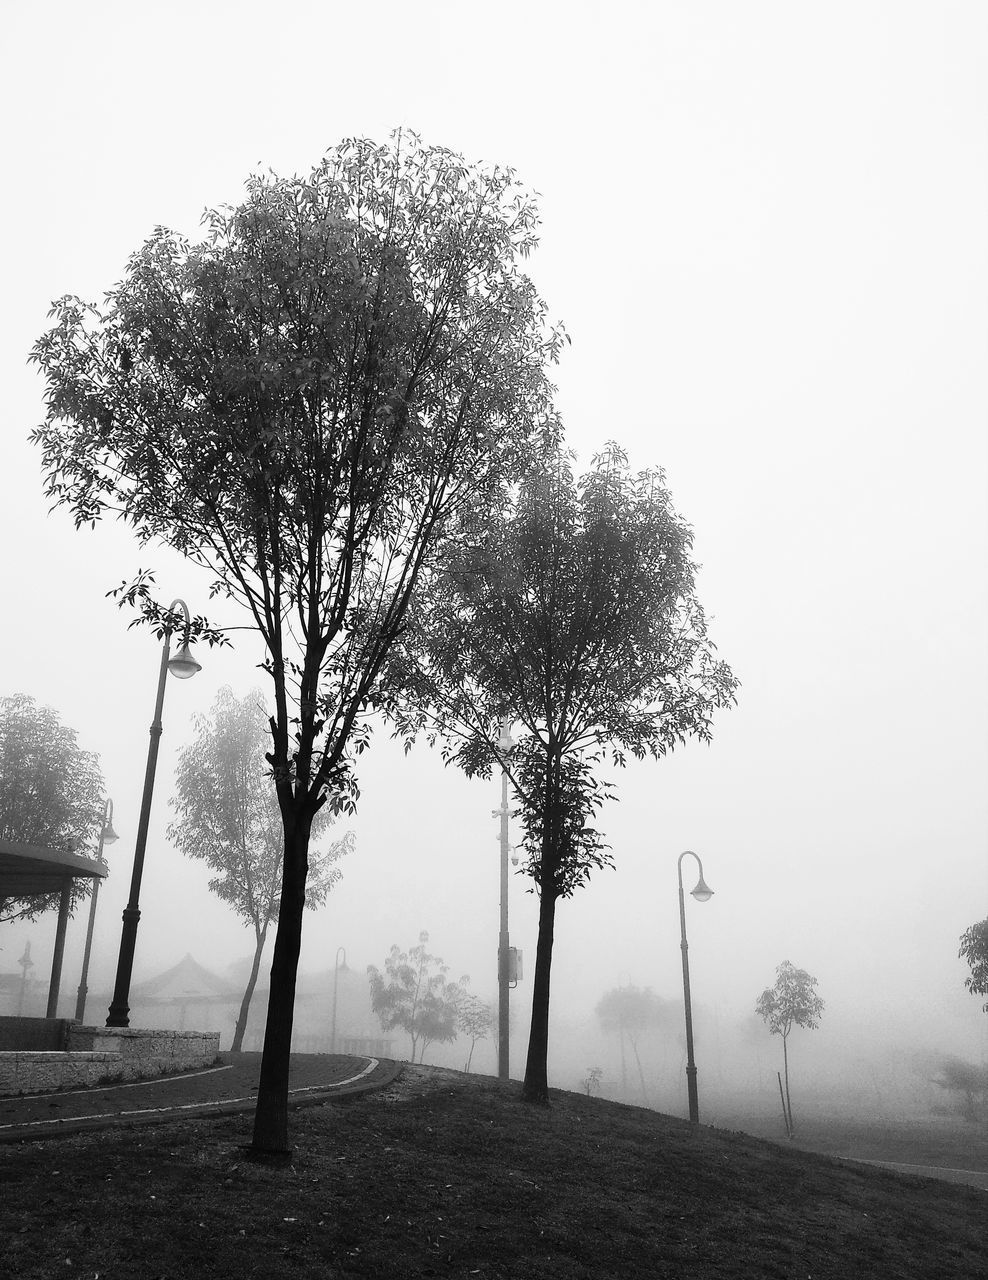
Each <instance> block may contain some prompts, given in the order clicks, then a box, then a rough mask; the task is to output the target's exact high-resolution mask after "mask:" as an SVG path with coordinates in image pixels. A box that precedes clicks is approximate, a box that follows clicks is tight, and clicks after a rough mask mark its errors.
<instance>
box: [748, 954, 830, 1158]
mask: <svg viewBox="0 0 988 1280" xmlns="http://www.w3.org/2000/svg"><path fill="white" fill-rule="evenodd" d="M816 987H817V980H816V978H813V977H811V976H810V975H809V974H808V973H807V972H806V970H805V969H797V968H796V967H795V965H792V964H790V963H789V961H788V960H783V962H782V964H780V965H779V966H778V968H777V969H776V971H775V986H774V987H766V988H765V990H764V991H763V992H762V994H761V995H760V996H759V997H758V999H757V1000H756V1001H755V1012H756V1013H757V1014H759V1015H760V1016H761V1017H762V1018H764V1019H765V1023H766V1025H767V1026H768V1029H769V1031H771V1033H772V1034H773V1035H774V1036H781V1037H782V1061H783V1065H784V1067H785V1082H786V1131H787V1133H788V1135H789V1137H790V1138H791V1137H792V1136H793V1133H794V1132H795V1127H794V1125H793V1119H792V1099H791V1098H790V1095H789V1048H788V1045H789V1035H790V1032H791V1031H792V1029H793V1027H806V1028H807V1029H808V1030H812V1029H813V1028H814V1027H817V1026H819V1025H820V1015H821V1014H822V1013H823V1009H824V1004H823V1001H822V1000H821V999H820V997H819V996H818V995H817V993H816Z"/></svg>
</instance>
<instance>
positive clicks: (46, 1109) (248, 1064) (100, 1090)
mask: <svg viewBox="0 0 988 1280" xmlns="http://www.w3.org/2000/svg"><path fill="white" fill-rule="evenodd" d="M260 1070H261V1055H260V1054H259V1053H223V1054H220V1062H219V1064H218V1065H217V1066H215V1067H207V1068H205V1069H204V1070H202V1071H191V1072H185V1073H183V1074H181V1075H175V1076H168V1077H166V1078H164V1079H158V1080H138V1081H134V1082H132V1083H130V1084H114V1085H101V1086H97V1087H96V1088H92V1089H73V1090H62V1091H59V1092H57V1093H40V1094H30V1095H28V1096H24V1097H16V1098H0V1142H23V1141H25V1140H31V1141H36V1140H37V1139H39V1138H53V1137H58V1136H60V1135H62V1134H67V1133H80V1132H83V1131H86V1130H92V1129H104V1128H110V1127H112V1126H117V1125H133V1124H155V1123H161V1122H162V1121H168V1120H188V1119H192V1118H198V1117H202V1116H216V1115H236V1114H238V1113H241V1112H248V1111H253V1109H254V1103H255V1100H256V1095H257V1082H258V1079H259V1076H260ZM400 1070H401V1066H400V1064H399V1063H395V1062H391V1061H390V1060H388V1059H384V1058H380V1059H379V1058H354V1057H344V1056H342V1055H338V1054H321V1053H320V1054H308V1053H299V1054H292V1059H291V1075H290V1077H289V1085H288V1089H289V1099H288V1100H289V1106H295V1107H299V1106H307V1105H314V1104H316V1103H320V1102H325V1101H327V1100H329V1099H332V1098H334V1097H340V1096H344V1095H348V1094H354V1093H365V1092H368V1091H370V1090H373V1089H381V1088H383V1087H384V1086H385V1085H388V1084H390V1083H391V1082H392V1081H393V1080H394V1079H395V1078H396V1077H397V1076H398V1074H399V1072H400Z"/></svg>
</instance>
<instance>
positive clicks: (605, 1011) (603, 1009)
mask: <svg viewBox="0 0 988 1280" xmlns="http://www.w3.org/2000/svg"><path fill="white" fill-rule="evenodd" d="M670 1010H671V1003H670V1001H668V1000H663V999H662V997H661V996H657V995H656V994H655V992H654V991H653V990H652V989H651V987H645V988H644V989H642V988H641V987H635V986H627V987H614V988H613V989H612V990H611V991H608V992H607V993H606V994H605V995H604V996H602V997H601V999H600V1001H599V1002H598V1004H597V1020H598V1021H599V1022H600V1025H601V1027H603V1029H604V1030H605V1031H608V1032H611V1033H615V1032H616V1033H617V1035H618V1036H619V1038H620V1044H621V1068H622V1070H621V1078H622V1082H624V1084H625V1093H626V1092H627V1084H626V1081H625V1072H624V1040H625V1036H627V1038H628V1042H629V1043H630V1045H631V1051H632V1053H633V1054H634V1055H635V1063H636V1065H637V1067H638V1079H639V1081H640V1083H641V1091H642V1101H643V1102H644V1104H645V1106H646V1107H647V1106H648V1105H649V1100H648V1089H647V1088H646V1086H645V1072H644V1071H643V1070H642V1062H641V1057H640V1056H639V1053H638V1041H639V1040H640V1038H641V1036H642V1035H643V1034H644V1033H645V1032H647V1031H652V1030H656V1029H658V1028H659V1027H662V1026H665V1025H667V1024H668V1022H669V1015H670Z"/></svg>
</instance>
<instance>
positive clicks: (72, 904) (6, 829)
mask: <svg viewBox="0 0 988 1280" xmlns="http://www.w3.org/2000/svg"><path fill="white" fill-rule="evenodd" d="M103 799H104V796H103V775H102V774H101V773H100V768H99V756H98V755H96V754H95V752H92V751H83V750H82V749H81V748H80V747H79V745H78V742H77V738H76V732H75V730H74V729H70V728H68V727H67V726H66V725H63V724H62V723H61V721H60V720H59V718H58V713H57V712H55V711H53V710H52V708H51V707H43V706H39V705H38V704H37V703H36V702H35V701H34V699H33V698H30V697H28V696H27V695H26V694H22V693H19V694H12V695H9V696H7V697H3V698H0V839H3V840H13V841H16V842H17V843H19V844H33V845H41V846H43V847H44V848H48V849H68V850H71V851H73V852H75V853H78V854H81V855H82V856H83V857H88V858H95V857H96V855H97V852H98V850H99V838H100V828H101V826H102V823H103ZM91 892H92V884H91V881H89V880H88V879H86V878H83V877H78V878H75V879H73V880H72V882H71V892H70V898H69V911H70V912H74V911H75V909H76V907H77V906H78V904H79V902H81V901H82V900H83V899H85V898H88V897H89V895H90V893H91ZM59 897H60V893H59V891H55V892H52V893H42V894H33V895H30V896H28V897H20V898H17V897H10V898H6V899H0V920H2V921H8V920H33V919H35V918H36V917H37V916H39V915H41V914H42V912H45V911H50V910H52V909H54V908H55V907H57V906H58V904H59Z"/></svg>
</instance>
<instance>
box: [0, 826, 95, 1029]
mask: <svg viewBox="0 0 988 1280" xmlns="http://www.w3.org/2000/svg"><path fill="white" fill-rule="evenodd" d="M106 872H107V867H106V863H105V862H100V861H98V860H97V859H95V858H84V857H82V856H81V854H78V853H74V852H73V851H72V850H71V849H47V848H44V847H42V846H40V845H32V844H20V843H18V842H17V841H15V840H0V903H2V902H3V901H4V900H5V899H7V898H24V897H28V896H30V895H33V894H49V893H56V892H57V893H59V895H60V896H59V902H58V924H57V925H56V926H55V949H54V951H53V953H52V959H51V979H50V981H49V985H48V1008H47V1010H46V1012H45V1017H46V1018H54V1017H55V1016H56V1010H57V1006H58V989H59V985H60V982H61V978H62V955H63V952H64V950H65V928H66V925H67V924H68V920H69V903H70V901H71V897H72V881H73V880H78V879H80V878H82V879H87V880H97V881H99V880H102V879H103V878H104V877H105V876H106Z"/></svg>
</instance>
